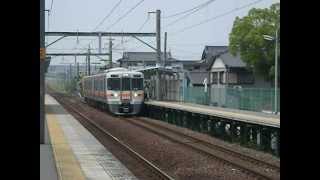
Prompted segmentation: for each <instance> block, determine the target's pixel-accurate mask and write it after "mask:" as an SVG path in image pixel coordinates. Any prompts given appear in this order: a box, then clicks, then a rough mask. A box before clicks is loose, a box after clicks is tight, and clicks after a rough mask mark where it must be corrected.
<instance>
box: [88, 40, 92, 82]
mask: <svg viewBox="0 0 320 180" xmlns="http://www.w3.org/2000/svg"><path fill="white" fill-rule="evenodd" d="M90 71H91V64H90V45H89V49H88V75H89V76H90V75H91V72H90Z"/></svg>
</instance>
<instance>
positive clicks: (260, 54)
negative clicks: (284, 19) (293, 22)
mask: <svg viewBox="0 0 320 180" xmlns="http://www.w3.org/2000/svg"><path fill="white" fill-rule="evenodd" d="M278 27H280V3H276V4H273V5H272V6H271V7H270V8H269V9H268V8H265V9H256V8H253V9H251V10H250V11H249V13H248V15H247V16H244V17H243V18H239V17H236V19H235V21H234V23H233V28H232V31H231V33H230V36H229V50H230V52H231V53H232V54H233V55H236V54H237V53H240V56H241V59H242V60H243V61H244V62H246V63H247V65H248V67H249V68H251V69H252V70H253V71H254V72H255V73H258V74H261V75H262V76H264V77H265V78H266V79H269V80H270V79H272V78H274V71H273V69H274V64H275V62H274V59H275V43H274V42H273V41H267V40H265V39H264V38H263V35H270V36H272V37H275V33H276V30H277V28H278ZM278 32H280V29H279V31H278ZM278 34H280V33H278ZM279 37H280V35H278V39H279ZM278 47H280V43H279V44H278ZM278 52H279V51H278ZM279 54H280V53H278V55H279Z"/></svg>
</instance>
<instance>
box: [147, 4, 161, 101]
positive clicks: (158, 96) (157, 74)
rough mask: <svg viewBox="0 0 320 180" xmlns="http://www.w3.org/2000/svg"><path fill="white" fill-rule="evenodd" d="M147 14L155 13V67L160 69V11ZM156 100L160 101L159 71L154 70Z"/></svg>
mask: <svg viewBox="0 0 320 180" xmlns="http://www.w3.org/2000/svg"><path fill="white" fill-rule="evenodd" d="M149 13H156V42H157V62H156V67H161V64H162V63H161V31H160V30H161V26H160V24H161V21H160V20H161V11H160V10H157V11H156V12H149ZM155 88H156V89H155V90H156V92H155V93H156V99H157V100H160V72H159V69H157V70H156V87H155Z"/></svg>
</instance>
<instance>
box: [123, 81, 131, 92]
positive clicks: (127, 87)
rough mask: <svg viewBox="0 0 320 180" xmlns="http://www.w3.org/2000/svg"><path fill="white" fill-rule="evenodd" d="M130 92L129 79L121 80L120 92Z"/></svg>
mask: <svg viewBox="0 0 320 180" xmlns="http://www.w3.org/2000/svg"><path fill="white" fill-rule="evenodd" d="M130 90H131V89H130V78H122V91H130Z"/></svg>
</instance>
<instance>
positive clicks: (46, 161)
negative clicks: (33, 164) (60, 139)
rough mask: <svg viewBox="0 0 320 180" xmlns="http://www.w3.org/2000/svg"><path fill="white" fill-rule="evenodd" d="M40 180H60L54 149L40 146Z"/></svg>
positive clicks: (47, 145)
mask: <svg viewBox="0 0 320 180" xmlns="http://www.w3.org/2000/svg"><path fill="white" fill-rule="evenodd" d="M40 180H58V175H57V170H56V167H55V161H54V157H53V152H52V147H51V145H49V144H42V145H40Z"/></svg>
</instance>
